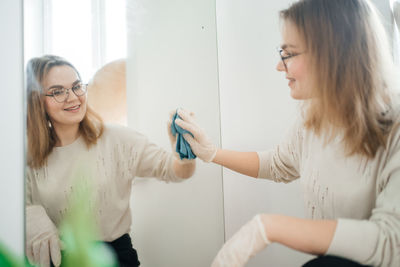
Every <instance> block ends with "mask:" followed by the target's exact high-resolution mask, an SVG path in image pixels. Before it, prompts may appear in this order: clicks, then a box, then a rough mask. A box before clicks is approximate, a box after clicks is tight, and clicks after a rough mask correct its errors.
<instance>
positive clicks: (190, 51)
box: [127, 0, 224, 267]
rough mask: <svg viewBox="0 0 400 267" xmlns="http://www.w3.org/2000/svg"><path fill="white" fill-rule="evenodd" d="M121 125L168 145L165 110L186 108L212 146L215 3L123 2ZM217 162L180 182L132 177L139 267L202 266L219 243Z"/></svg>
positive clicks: (215, 127) (215, 131) (215, 135)
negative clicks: (125, 119) (124, 66)
mask: <svg viewBox="0 0 400 267" xmlns="http://www.w3.org/2000/svg"><path fill="white" fill-rule="evenodd" d="M127 79H128V84H127V99H128V105H127V107H128V125H129V126H130V127H133V128H135V129H137V130H139V131H140V132H142V133H144V134H146V135H147V136H148V137H149V139H150V140H152V141H153V142H155V143H157V144H159V145H161V146H163V147H164V148H165V149H168V150H170V149H171V148H170V144H169V141H168V136H167V129H166V128H167V127H166V121H167V119H168V117H169V116H168V113H169V111H170V110H174V109H176V108H177V107H183V108H188V109H190V110H192V111H194V112H195V113H196V114H197V119H198V122H199V123H200V124H201V125H202V126H203V127H204V128H206V129H207V132H208V133H209V134H210V136H211V138H212V140H213V141H214V142H215V143H216V144H219V139H220V121H219V95H218V70H217V41H216V25H215V1H214V0H201V1H199V0H170V1H161V0H146V1H140V0H137V1H130V2H128V61H127ZM222 198H223V194H222V171H221V167H219V166H216V165H211V164H208V165H206V164H204V163H203V162H201V160H198V161H197V170H196V173H195V175H194V176H193V177H192V178H190V179H189V180H187V181H185V182H182V183H179V184H165V183H162V182H160V181H157V180H155V179H135V182H134V185H133V194H132V205H131V206H132V209H133V216H132V220H133V225H132V229H133V243H134V246H135V247H136V248H137V249H138V254H139V260H140V261H141V262H142V264H143V266H144V267H149V266H150V267H180V266H190V267H196V266H198V267H204V266H210V264H211V261H212V259H213V258H214V257H215V255H216V254H217V251H218V250H219V248H220V247H221V246H222V244H223V242H224V230H223V229H224V228H223V227H224V226H223V203H222V200H223V199H222Z"/></svg>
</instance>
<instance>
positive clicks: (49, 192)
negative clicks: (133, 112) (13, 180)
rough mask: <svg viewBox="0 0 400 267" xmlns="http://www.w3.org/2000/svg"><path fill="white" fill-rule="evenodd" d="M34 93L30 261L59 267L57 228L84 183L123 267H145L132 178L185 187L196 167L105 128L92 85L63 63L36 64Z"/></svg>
mask: <svg viewBox="0 0 400 267" xmlns="http://www.w3.org/2000/svg"><path fill="white" fill-rule="evenodd" d="M27 89H28V112H27V113H28V126H27V132H28V165H29V166H28V175H27V208H26V227H27V229H26V234H27V238H26V239H27V243H26V250H27V256H28V258H29V259H30V261H31V262H33V263H39V264H40V266H49V264H50V259H51V261H52V262H53V264H54V265H56V266H59V265H60V263H61V256H60V246H59V236H58V232H57V227H58V226H59V225H60V223H61V222H62V220H63V218H64V215H65V213H66V212H68V209H69V206H68V202H69V196H70V195H71V193H72V192H73V191H76V190H77V188H76V184H75V179H76V176H79V177H78V178H79V179H80V180H81V181H80V183H82V184H92V185H93V188H92V191H93V192H92V194H93V195H92V198H91V199H90V203H88V206H91V207H92V211H93V212H94V217H95V220H96V224H97V226H98V228H99V235H100V236H99V239H100V240H101V241H105V242H107V243H108V244H109V245H111V247H113V248H114V250H115V252H116V255H117V258H118V261H119V263H120V265H121V266H139V261H138V257H137V254H136V251H135V250H134V249H133V248H132V244H131V239H130V236H129V234H128V233H129V231H130V225H131V213H130V209H129V199H130V192H131V183H132V180H133V178H134V177H135V176H140V177H157V178H159V179H161V180H164V181H167V182H168V181H181V180H182V179H183V178H188V177H190V176H191V175H192V174H193V172H194V169H195V161H193V160H185V161H181V160H179V157H177V156H176V155H175V154H176V153H167V152H166V151H164V150H163V149H162V148H160V147H158V146H156V145H154V144H152V143H150V142H149V141H148V140H147V138H146V137H145V136H143V135H141V134H139V133H137V132H136V131H133V130H131V129H128V128H126V127H117V126H109V125H103V123H102V121H101V119H100V118H99V117H98V116H97V115H96V114H95V113H94V112H93V111H92V110H91V109H90V108H89V107H88V106H87V97H86V85H85V84H83V83H82V81H81V78H80V76H79V73H78V71H77V70H76V69H75V68H74V67H73V65H71V64H70V63H69V62H67V61H66V60H64V59H63V58H60V57H57V56H43V57H40V58H33V59H31V60H30V61H29V63H28V67H27ZM169 128H170V127H169ZM169 136H170V140H171V144H172V145H174V143H175V142H176V138H174V137H173V136H172V134H171V132H170V130H169ZM81 166H84V169H85V172H84V174H83V175H82V173H79V169H80V168H81ZM86 173H88V174H90V175H86ZM81 176H82V177H81ZM82 180H84V181H83V182H82Z"/></svg>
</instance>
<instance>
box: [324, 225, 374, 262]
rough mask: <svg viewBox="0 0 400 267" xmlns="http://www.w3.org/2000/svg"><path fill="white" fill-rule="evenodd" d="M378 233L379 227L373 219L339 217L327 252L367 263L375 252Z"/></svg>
mask: <svg viewBox="0 0 400 267" xmlns="http://www.w3.org/2000/svg"><path fill="white" fill-rule="evenodd" d="M378 235H379V228H378V226H377V225H376V224H374V223H373V222H371V221H366V220H351V219H338V221H337V226H336V230H335V234H334V236H333V239H332V242H331V244H330V246H329V248H328V251H327V252H326V254H327V255H328V254H329V255H334V256H339V257H342V258H346V259H350V260H353V261H356V262H359V263H361V264H363V263H364V264H365V263H366V261H367V260H368V259H370V258H371V256H372V255H373V254H374V251H375V249H376V244H377V243H378Z"/></svg>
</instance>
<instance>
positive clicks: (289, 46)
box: [281, 44, 297, 49]
mask: <svg viewBox="0 0 400 267" xmlns="http://www.w3.org/2000/svg"><path fill="white" fill-rule="evenodd" d="M286 48H297V46H296V45H292V44H283V45H281V49H286Z"/></svg>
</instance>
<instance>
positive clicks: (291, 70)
mask: <svg viewBox="0 0 400 267" xmlns="http://www.w3.org/2000/svg"><path fill="white" fill-rule="evenodd" d="M281 49H282V50H283V51H282V56H284V57H286V56H289V57H290V56H292V57H290V58H287V59H285V63H286V68H285V65H284V64H283V61H282V60H280V61H279V63H278V65H277V66H276V69H277V70H278V71H283V72H285V73H286V79H288V80H289V87H290V95H291V96H292V98H294V99H299V100H304V99H308V98H311V89H312V86H311V84H312V83H311V74H310V69H309V67H308V58H307V56H308V54H307V52H306V46H305V44H304V41H303V39H302V38H301V37H300V36H299V32H298V30H297V28H296V26H295V25H294V24H292V23H291V22H289V21H286V22H285V24H284V27H283V31H282V45H281Z"/></svg>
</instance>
